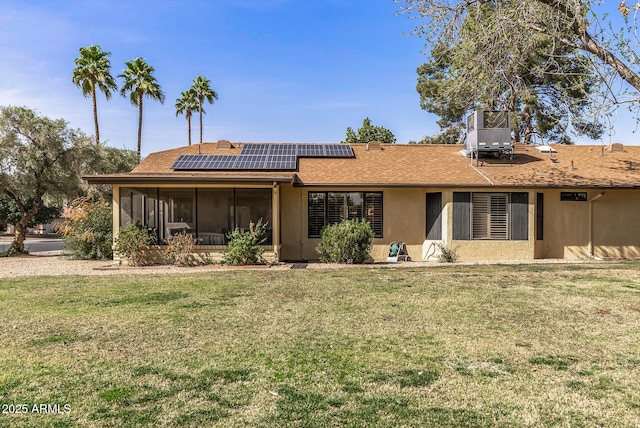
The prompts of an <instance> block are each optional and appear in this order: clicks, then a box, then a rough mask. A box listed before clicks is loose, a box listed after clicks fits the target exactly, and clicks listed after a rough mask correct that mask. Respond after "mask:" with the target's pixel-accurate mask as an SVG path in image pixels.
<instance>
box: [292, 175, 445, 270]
mask: <svg viewBox="0 0 640 428" xmlns="http://www.w3.org/2000/svg"><path fill="white" fill-rule="evenodd" d="M324 191H345V192H348V191H358V192H360V191H363V192H367V191H370V192H379V191H380V189H379V188H364V189H363V188H358V189H351V188H344V189H343V188H340V189H336V188H312V189H310V188H300V187H291V186H282V187H281V195H280V198H281V202H282V204H281V222H282V228H281V236H282V249H281V258H282V260H318V253H317V252H316V251H315V248H316V246H317V245H318V244H319V243H320V239H319V238H309V237H308V216H307V209H308V194H309V192H324ZM436 191H439V190H437V189H426V188H423V189H383V190H382V192H383V213H382V216H383V230H382V238H375V239H374V240H373V249H372V251H371V256H372V257H373V259H374V260H377V261H380V260H386V258H387V253H388V250H389V244H390V243H391V242H393V241H396V242H400V241H401V242H404V243H405V244H406V246H407V250H408V253H409V256H410V257H411V258H412V260H420V259H421V257H422V243H423V242H424V239H425V236H426V230H425V229H426V218H425V216H426V196H425V195H426V193H428V192H436ZM443 215H445V213H443ZM443 224H446V218H444V219H443Z"/></svg>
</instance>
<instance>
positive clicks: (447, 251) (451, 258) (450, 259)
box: [438, 243, 458, 263]
mask: <svg viewBox="0 0 640 428" xmlns="http://www.w3.org/2000/svg"><path fill="white" fill-rule="evenodd" d="M438 249H439V250H440V254H439V255H438V261H439V262H440V263H455V262H456V261H457V260H458V254H457V253H456V250H454V249H453V248H451V247H449V246H448V245H447V244H443V243H439V244H438Z"/></svg>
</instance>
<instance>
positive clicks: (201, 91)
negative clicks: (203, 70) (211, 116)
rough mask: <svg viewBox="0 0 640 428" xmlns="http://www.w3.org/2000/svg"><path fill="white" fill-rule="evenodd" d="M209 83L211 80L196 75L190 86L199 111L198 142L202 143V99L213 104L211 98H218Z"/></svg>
mask: <svg viewBox="0 0 640 428" xmlns="http://www.w3.org/2000/svg"><path fill="white" fill-rule="evenodd" d="M209 83H211V82H210V81H209V79H207V78H206V77H202V76H198V77H196V78H195V79H193V86H191V89H193V90H194V91H195V93H196V98H197V100H198V107H199V112H200V144H202V113H204V112H203V111H202V103H203V102H204V100H207V102H208V103H209V104H213V100H217V99H218V94H216V91H214V90H213V89H211V86H209Z"/></svg>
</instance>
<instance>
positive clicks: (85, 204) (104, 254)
mask: <svg viewBox="0 0 640 428" xmlns="http://www.w3.org/2000/svg"><path fill="white" fill-rule="evenodd" d="M111 216H112V210H111V204H109V203H107V202H103V201H92V200H91V199H90V198H87V197H83V198H77V199H75V200H74V201H73V202H72V203H71V207H70V209H69V216H68V217H67V218H66V219H65V220H64V221H63V222H62V223H61V224H60V225H59V226H58V227H56V230H57V231H58V233H60V234H61V235H62V238H63V239H64V244H65V248H66V249H67V250H68V251H70V252H71V255H72V257H74V258H77V259H110V258H111V257H112V256H113V249H112V245H113V220H112V218H111Z"/></svg>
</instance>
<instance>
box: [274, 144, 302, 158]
mask: <svg viewBox="0 0 640 428" xmlns="http://www.w3.org/2000/svg"><path fill="white" fill-rule="evenodd" d="M269 155H271V156H274V155H288V156H295V155H296V144H272V145H271V150H270V151H269Z"/></svg>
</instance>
